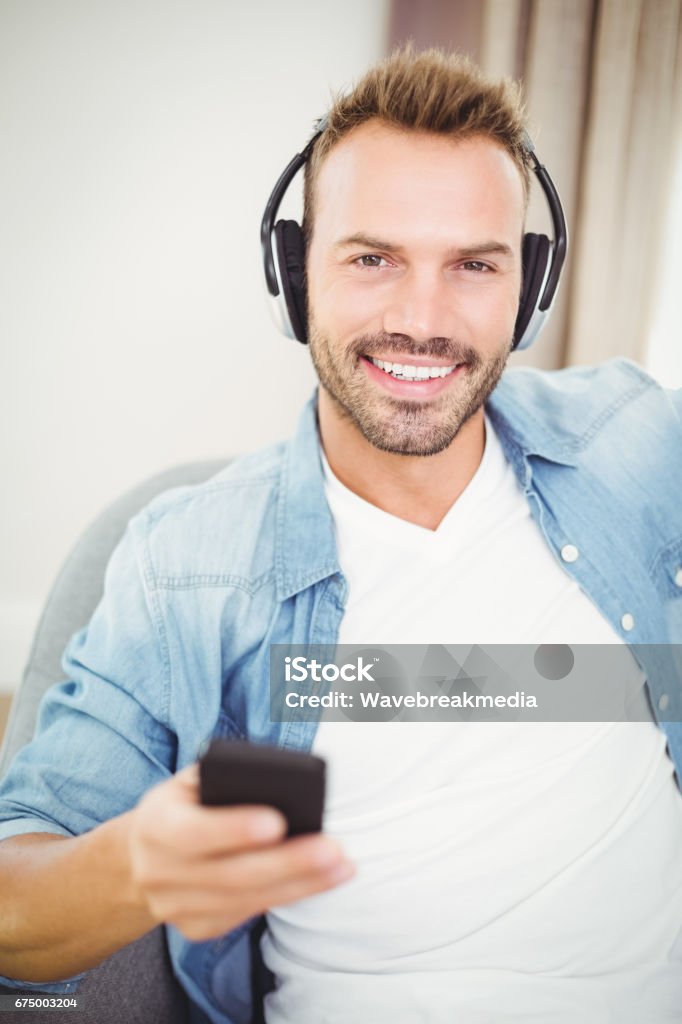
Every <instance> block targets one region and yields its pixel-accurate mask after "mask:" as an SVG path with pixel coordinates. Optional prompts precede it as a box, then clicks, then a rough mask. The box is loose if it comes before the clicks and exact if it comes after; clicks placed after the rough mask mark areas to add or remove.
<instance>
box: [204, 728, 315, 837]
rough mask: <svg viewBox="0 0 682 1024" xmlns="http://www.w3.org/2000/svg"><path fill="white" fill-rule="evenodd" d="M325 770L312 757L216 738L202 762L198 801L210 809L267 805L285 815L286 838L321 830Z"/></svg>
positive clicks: (311, 755)
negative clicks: (236, 805)
mask: <svg viewBox="0 0 682 1024" xmlns="http://www.w3.org/2000/svg"><path fill="white" fill-rule="evenodd" d="M325 769H326V763H325V761H324V760H323V759H322V758H321V757H316V756H315V755H314V754H305V753H301V752H300V751H296V750H288V749H285V748H282V747H272V746H266V745H264V744H262V743H245V742H243V741H241V740H224V739H214V740H211V743H210V744H209V747H208V750H207V751H206V753H205V754H204V755H203V756H202V757H201V758H200V759H199V788H200V799H201V802H202V804H206V805H207V806H209V807H225V806H233V805H235V804H265V805H266V806H268V807H275V808H277V810H278V811H281V813H282V814H283V815H284V817H285V818H286V820H287V822H288V826H289V827H288V830H287V835H290V836H298V835H303V834H305V833H307V832H321V831H322V813H323V810H324V791H325Z"/></svg>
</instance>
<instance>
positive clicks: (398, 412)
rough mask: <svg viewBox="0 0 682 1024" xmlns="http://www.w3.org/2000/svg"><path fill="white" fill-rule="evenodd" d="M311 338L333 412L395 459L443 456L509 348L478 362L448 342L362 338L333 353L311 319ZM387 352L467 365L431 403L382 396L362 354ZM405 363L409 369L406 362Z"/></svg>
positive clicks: (478, 403) (493, 382)
mask: <svg viewBox="0 0 682 1024" xmlns="http://www.w3.org/2000/svg"><path fill="white" fill-rule="evenodd" d="M309 337H310V354H311V356H312V360H313V364H314V366H315V369H316V371H317V375H318V377H319V378H320V383H321V385H322V387H323V388H324V389H325V391H327V392H328V394H329V395H330V396H331V398H332V399H333V401H334V403H335V405H336V407H337V410H338V411H339V412H340V413H341V415H342V416H343V417H344V418H345V419H350V420H352V422H353V423H355V425H356V426H357V427H358V429H359V430H360V432H361V433H362V435H363V437H364V438H365V439H366V440H367V441H369V442H370V444H372V445H374V447H375V448H379V449H381V450H382V451H385V452H391V453H393V454H395V455H436V454H438V452H442V451H444V449H445V448H447V447H448V445H450V444H451V442H452V441H453V439H454V438H455V437H456V436H457V434H458V433H459V431H460V429H461V428H462V426H463V425H464V424H465V423H466V421H467V420H468V419H469V418H470V417H471V416H473V415H474V413H475V412H476V411H477V410H478V409H480V408H481V406H482V405H483V404H484V402H485V401H486V400H487V398H488V396H489V395H490V394H491V392H492V391H493V390H494V388H495V386H496V385H497V382H498V381H499V379H500V377H501V376H502V372H503V370H504V368H505V366H506V363H507V359H508V358H509V353H510V351H511V345H512V342H511V341H509V342H508V343H507V344H506V345H504V346H503V347H502V348H501V349H499V350H498V351H497V352H496V353H495V354H494V355H493V356H491V357H490V358H488V359H482V358H481V356H480V355H479V354H478V353H477V352H476V351H475V350H474V349H472V348H470V347H469V346H467V345H460V344H458V343H457V342H455V341H453V340H452V339H449V338H431V339H429V341H426V342H424V343H423V344H418V343H417V342H415V341H414V340H413V339H412V338H410V337H408V336H407V335H404V334H384V333H382V334H373V335H364V336H363V337H361V338H357V339H356V340H355V341H353V343H352V344H351V345H350V346H349V347H348V348H346V349H344V350H341V349H339V350H336V351H335V350H334V348H333V346H332V345H331V344H330V340H329V338H328V337H325V336H324V335H323V334H322V333H321V332H320V331H319V330H318V329H317V326H316V324H315V322H314V320H313V318H312V316H311V317H310V318H309ZM387 351H390V352H391V353H395V354H400V355H402V354H404V355H405V356H406V357H409V356H421V357H432V358H433V359H437V360H439V361H442V360H444V359H446V360H447V361H448V363H449V364H450V365H452V364H456V363H465V364H466V365H465V367H464V370H463V371H462V372H460V374H459V376H458V378H457V379H456V380H453V381H451V382H450V384H449V385H448V386H447V387H446V388H445V389H444V390H443V391H442V392H441V393H440V394H439V395H437V396H436V397H435V398H433V399H415V400H414V401H410V400H407V399H399V398H394V397H393V396H391V395H389V394H387V393H383V394H382V393H381V392H380V391H379V388H378V387H377V386H376V385H374V384H373V383H372V382H371V381H370V380H369V379H368V377H367V373H366V372H365V370H364V369H363V367H362V366H361V365H360V363H359V356H360V355H364V356H373V357H375V358H382V356H383V354H384V353H385V352H387ZM405 363H407V364H408V365H409V359H408V358H406V359H405Z"/></svg>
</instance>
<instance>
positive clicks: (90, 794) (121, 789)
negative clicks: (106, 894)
mask: <svg viewBox="0 0 682 1024" xmlns="http://www.w3.org/2000/svg"><path fill="white" fill-rule="evenodd" d="M145 551H146V546H145V533H144V520H143V519H142V517H136V519H135V520H133V521H132V522H131V524H130V525H129V527H128V529H127V531H126V534H125V535H124V538H123V540H122V541H121V543H120V544H119V546H118V548H117V549H116V551H115V552H114V554H113V556H112V558H111V561H110V563H109V566H108V568H107V572H106V575H105V587H104V596H103V598H102V600H101V602H100V604H99V605H98V607H97V609H96V611H95V613H94V615H93V617H92V619H91V621H90V623H89V625H88V626H87V627H86V628H85V629H82V630H81V631H80V632H78V633H76V635H75V636H74V637H73V638H72V639H71V641H70V643H69V645H68V646H67V649H66V653H65V655H64V659H63V662H62V667H63V670H64V674H65V679H64V681H63V682H60V683H57V684H56V685H54V686H52V687H51V688H50V689H49V690H48V691H47V693H46V694H45V696H44V698H43V700H42V702H41V704H40V708H39V712H38V720H37V727H36V733H35V736H34V738H33V740H32V742H31V743H29V744H28V745H27V746H26V747H24V748H23V749H22V750H21V751H20V752H19V753H18V754H17V756H16V757H15V758H14V760H13V762H12V764H11V765H10V768H9V771H8V773H7V775H6V776H5V777H4V779H2V781H1V782H0V839H4V838H7V837H8V836H13V835H19V834H21V833H28V832H52V833H57V834H61V835H65V836H73V835H80V834H81V833H83V832H87V831H89V830H90V829H92V828H94V827H95V826H96V825H98V824H100V823H101V822H103V821H106V820H108V819H109V818H112V817H115V816H116V815H118V814H122V813H123V812H125V811H127V810H130V809H131V808H132V807H134V806H135V805H136V803H137V802H138V800H139V799H140V797H141V796H142V794H143V793H145V792H146V790H148V789H149V788H150V787H151V786H153V785H155V784H156V783H159V782H161V781H163V780H164V779H165V778H168V777H169V776H170V775H171V774H172V772H173V771H174V770H175V766H176V752H177V741H176V737H175V735H174V733H173V732H172V730H171V729H170V728H169V726H168V724H167V716H168V703H169V685H170V684H169V664H168V656H167V650H166V646H165V633H164V630H163V624H162V621H161V617H160V612H159V609H158V607H157V606H156V604H155V596H156V595H155V592H153V591H150V590H149V589H148V588H147V587H146V586H145V571H146V565H145ZM147 571H148V569H147Z"/></svg>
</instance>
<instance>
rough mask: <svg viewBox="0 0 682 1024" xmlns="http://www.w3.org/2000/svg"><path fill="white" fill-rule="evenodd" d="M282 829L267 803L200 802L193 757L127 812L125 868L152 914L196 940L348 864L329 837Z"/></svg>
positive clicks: (337, 876) (330, 882)
mask: <svg viewBox="0 0 682 1024" xmlns="http://www.w3.org/2000/svg"><path fill="white" fill-rule="evenodd" d="M285 831H286V824H285V821H284V818H283V817H282V815H281V814H280V813H279V812H278V811H275V810H274V809H272V808H267V807H246V806H245V807H229V808H222V807H204V806H202V805H201V804H200V802H199V769H198V765H196V764H194V765H190V767H188V768H185V769H184V770H183V771H181V772H178V773H177V775H175V776H173V778H172V779H169V780H168V781H167V782H163V783H161V784H160V785H158V786H155V787H154V788H153V789H151V790H150V791H149V792H148V793H147V794H146V795H145V796H144V797H143V798H142V800H141V801H140V803H139V804H138V805H137V807H136V808H135V810H134V811H133V812H132V820H131V822H130V831H129V853H130V870H131V877H132V880H133V883H134V885H135V886H136V887H137V889H138V891H139V894H140V897H141V899H142V900H143V901H144V902H145V903H146V905H147V907H148V909H149V911H150V913H151V914H152V916H153V917H154V919H155V920H156V921H157V922H159V923H161V922H163V923H165V924H172V925H174V926H175V927H176V928H178V929H179V930H180V931H181V932H182V933H183V935H185V936H186V937H187V938H188V939H191V940H193V941H202V940H206V939H212V938H215V937H216V936H218V935H222V934H223V933H224V932H228V931H231V930H232V929H233V928H235V927H237V925H239V924H241V923H242V922H243V921H246V920H248V919H249V918H250V917H253V916H255V915H258V914H262V913H263V912H264V911H266V910H268V909H270V908H271V907H277V906H280V905H282V904H284V903H292V902H294V901H296V900H300V899H304V898H305V897H307V896H312V895H314V894H315V893H319V892H324V890H326V889H331V888H333V887H334V886H336V885H339V884H340V883H341V882H345V881H346V880H347V879H349V878H351V877H352V875H353V874H354V871H355V869H354V867H353V865H352V864H351V862H350V861H348V860H346V858H345V857H344V855H343V853H342V851H341V849H340V848H339V846H338V844H337V843H336V842H334V841H333V840H332V839H330V838H329V837H327V836H324V835H314V836H297V837H295V838H293V839H284V834H285Z"/></svg>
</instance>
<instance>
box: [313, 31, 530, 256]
mask: <svg viewBox="0 0 682 1024" xmlns="http://www.w3.org/2000/svg"><path fill="white" fill-rule="evenodd" d="M327 116H328V121H327V126H326V128H325V130H324V132H323V133H322V135H321V136H320V138H319V139H318V140H317V142H316V143H315V146H314V148H313V151H312V154H311V156H310V159H309V160H308V162H307V164H306V166H305V177H304V191H303V233H304V236H305V238H306V242H308V243H309V242H310V238H311V236H312V227H313V209H314V190H315V182H316V180H317V176H318V174H319V170H320V167H321V165H322V163H323V162H324V160H325V158H326V156H327V155H328V153H329V151H330V150H331V149H333V147H334V146H336V145H337V143H338V142H339V141H340V140H341V139H342V138H344V136H346V135H348V133H349V132H351V131H352V130H353V129H354V128H357V127H358V126H359V125H361V124H364V123H365V122H366V121H370V120H372V119H373V118H376V119H378V120H381V121H382V122H384V124H387V125H390V126H393V127H396V128H403V129H408V130H412V131H417V132H432V133H434V134H438V135H447V136H449V137H451V138H453V139H464V138H470V137H471V136H474V135H479V136H480V135H482V136H487V137H488V138H491V139H494V140H495V141H497V142H499V143H500V144H501V145H502V146H504V148H505V149H506V150H507V152H508V153H509V154H510V156H511V157H512V159H513V160H514V162H515V164H516V165H517V167H518V168H519V171H520V172H521V176H522V179H523V184H524V190H525V194H526V197H527V196H528V191H529V187H530V170H529V158H528V151H527V147H526V145H525V139H526V119H525V112H524V109H523V103H522V99H521V90H520V87H519V85H518V83H516V82H513V81H511V80H510V79H501V80H500V81H497V82H492V81H489V80H488V79H487V78H486V77H485V76H484V75H483V73H482V72H481V70H480V69H479V68H478V67H477V66H476V65H475V64H473V63H472V61H470V60H469V59H468V58H467V57H465V56H463V55H462V54H457V53H445V52H443V51H442V50H437V49H431V50H422V51H420V52H415V50H414V48H413V47H412V46H411V45H407V46H405V47H402V48H401V49H398V50H396V51H394V52H393V53H392V54H391V55H390V56H389V57H386V58H385V59H384V60H382V61H380V62H379V63H377V64H375V65H374V66H373V67H371V68H370V69H369V71H368V72H367V73H366V74H365V75H364V76H363V78H362V79H361V80H360V81H359V82H358V84H357V85H356V86H355V88H354V89H353V90H352V91H351V92H349V93H348V94H347V95H345V96H344V95H339V96H337V97H336V98H335V99H334V102H333V104H332V107H331V109H330V110H329V112H328V115H327Z"/></svg>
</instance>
